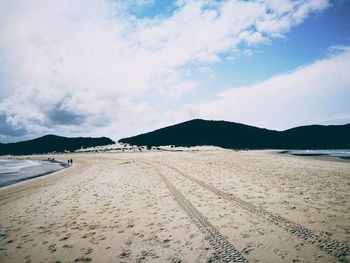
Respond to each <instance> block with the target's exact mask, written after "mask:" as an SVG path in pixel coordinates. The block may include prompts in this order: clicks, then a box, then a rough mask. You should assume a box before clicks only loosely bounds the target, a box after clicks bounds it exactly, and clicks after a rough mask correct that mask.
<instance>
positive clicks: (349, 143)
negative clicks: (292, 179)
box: [119, 119, 350, 149]
mask: <svg viewBox="0 0 350 263" xmlns="http://www.w3.org/2000/svg"><path fill="white" fill-rule="evenodd" d="M119 142H121V143H128V144H132V145H138V146H141V145H146V146H161V145H175V146H185V147H189V146H201V145H213V146H219V147H222V148H228V149H349V148H350V124H345V125H329V126H322V125H310V126H300V127H296V128H292V129H288V130H285V131H274V130H268V129H263V128H258V127H254V126H249V125H245V124H240V123H235V122H228V121H208V120H202V119H194V120H190V121H186V122H183V123H179V124H176V125H172V126H168V127H165V128H161V129H158V130H155V131H152V132H148V133H144V134H140V135H137V136H133V137H129V138H123V139H120V140H119Z"/></svg>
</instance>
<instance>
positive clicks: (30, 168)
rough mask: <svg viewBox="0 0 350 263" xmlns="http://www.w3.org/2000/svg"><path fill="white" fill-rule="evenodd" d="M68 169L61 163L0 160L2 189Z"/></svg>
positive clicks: (0, 185)
mask: <svg viewBox="0 0 350 263" xmlns="http://www.w3.org/2000/svg"><path fill="white" fill-rule="evenodd" d="M64 167H66V164H64V163H61V162H49V161H37V160H17V159H0V187H3V186H7V185H11V184H15V183H18V182H21V181H24V180H28V179H32V178H36V177H39V176H43V175H46V174H49V173H52V172H55V171H58V170H60V169H63V168H64Z"/></svg>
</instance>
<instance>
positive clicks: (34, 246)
mask: <svg viewBox="0 0 350 263" xmlns="http://www.w3.org/2000/svg"><path fill="white" fill-rule="evenodd" d="M45 157H47V156H45ZM55 158H59V159H68V158H73V160H74V166H73V167H72V168H69V169H65V170H61V171H59V172H57V173H54V174H51V175H48V176H45V177H41V178H37V179H34V180H30V181H27V182H22V183H20V184H18V185H12V186H9V187H5V188H2V189H0V211H1V213H0V262H89V261H91V262H208V261H209V262H225V261H227V262H234V261H236V262H245V261H249V262H340V261H343V262H347V261H349V260H350V257H349V250H348V247H350V202H349V201H350V163H349V162H340V161H337V162H335V161H329V160H319V159H314V158H307V157H297V156H289V155H278V154H277V153H275V152H269V151H249V152H234V151H226V150H220V149H215V148H208V149H205V148H202V149H201V150H199V151H197V152H139V153H115V154H108V153H105V154H98V153H96V154H84V153H81V154H71V155H61V156H55Z"/></svg>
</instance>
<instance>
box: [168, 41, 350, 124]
mask: <svg viewBox="0 0 350 263" xmlns="http://www.w3.org/2000/svg"><path fill="white" fill-rule="evenodd" d="M337 50H338V52H336V53H335V54H334V55H331V56H330V57H328V58H326V59H323V60H319V61H317V62H315V63H313V64H310V65H306V66H303V67H301V68H298V69H296V70H295V71H292V72H288V73H285V74H281V75H277V76H274V77H272V78H271V79H269V80H266V81H263V82H261V83H258V84H255V85H252V86H244V87H236V88H230V89H227V90H226V91H224V92H221V93H220V94H218V96H217V98H216V99H215V100H213V101H210V102H208V103H202V104H190V105H186V106H184V107H183V109H182V111H178V113H177V115H176V116H171V117H172V118H170V119H168V120H167V122H168V123H171V122H178V121H183V120H186V119H191V118H198V117H200V118H205V119H225V120H230V121H234V122H243V123H248V124H251V125H255V126H260V127H267V128H272V129H287V128H291V127H294V126H299V125H306V124H312V123H316V124H320V123H321V124H329V123H337V122H340V123H344V122H350V104H349V101H350V74H349V68H350V47H341V48H339V47H338V48H337ZM167 117H169V115H167V116H166V117H165V118H167ZM165 123H166V122H165Z"/></svg>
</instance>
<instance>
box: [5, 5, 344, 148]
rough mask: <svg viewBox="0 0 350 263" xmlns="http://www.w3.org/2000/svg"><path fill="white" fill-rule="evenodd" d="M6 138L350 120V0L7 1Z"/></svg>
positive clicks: (278, 127)
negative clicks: (187, 124) (208, 123)
mask: <svg viewBox="0 0 350 263" xmlns="http://www.w3.org/2000/svg"><path fill="white" fill-rule="evenodd" d="M0 7H1V8H0V142H15V141H20V140H25V139H32V138H35V137H38V136H42V135H45V134H57V135H62V136H70V137H75V136H107V137H110V138H112V139H114V140H118V139H120V138H123V137H128V136H133V135H137V134H140V133H144V132H148V131H151V130H154V129H157V128H160V127H164V126H167V125H172V124H176V123H179V122H182V121H186V120H190V119H194V118H202V119H208V120H227V121H233V122H239V123H245V124H248V125H253V126H258V127H263V128H269V129H275V130H285V129H289V128H292V127H295V126H301V125H310V124H322V125H332V124H346V123H350V103H349V102H350V16H349V13H350V1H348V0H334V1H331V0H256V1H253V0H252V1H237V0H220V1H219V0H218V1H207V0H201V1H197V0H177V1H176V0H175V1H170V0H158V1H157V0H139V1H137V0H129V1H127V0H123V1H122V0H119V1H118V0H61V1H46V0H12V1H7V0H0Z"/></svg>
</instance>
